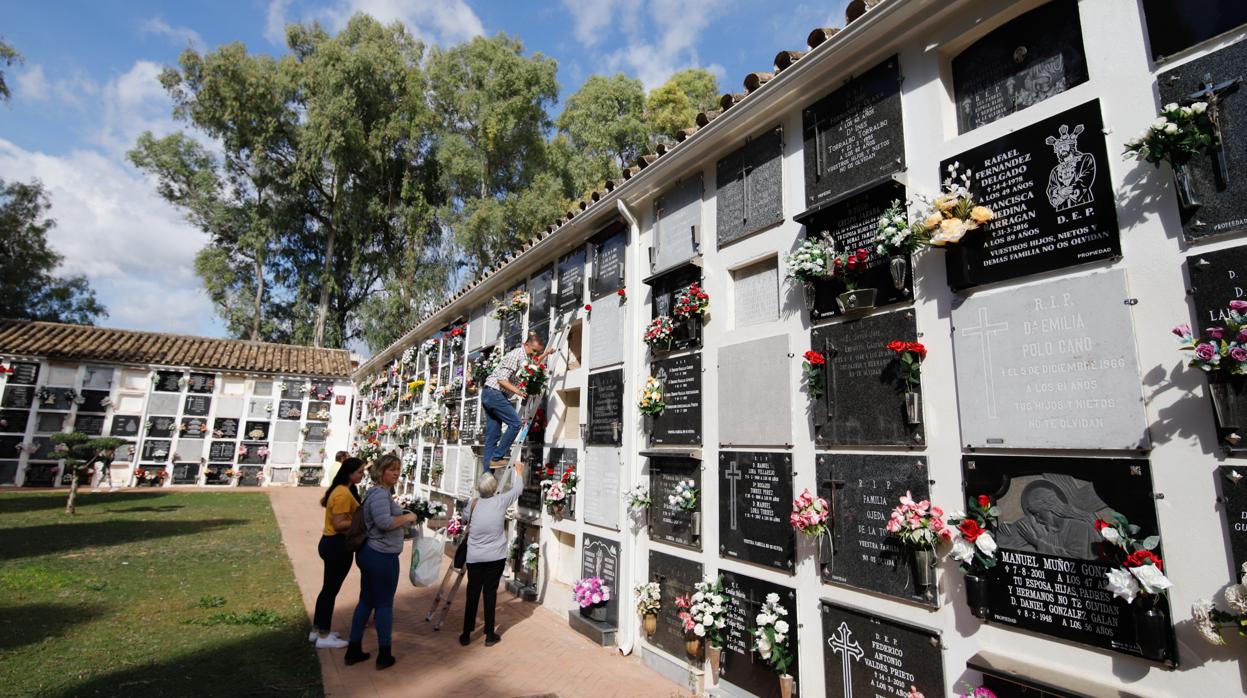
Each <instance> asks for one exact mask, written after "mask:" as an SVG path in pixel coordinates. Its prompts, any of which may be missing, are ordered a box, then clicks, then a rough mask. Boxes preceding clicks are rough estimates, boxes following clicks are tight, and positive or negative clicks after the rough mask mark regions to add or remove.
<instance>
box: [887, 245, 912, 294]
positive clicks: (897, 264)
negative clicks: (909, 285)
mask: <svg viewBox="0 0 1247 698" xmlns="http://www.w3.org/2000/svg"><path fill="white" fill-rule="evenodd" d="M888 271H890V272H892V285H893V286H894V287H896V290H898V291H899V290H901V289H903V288H905V277H906V276H907V275H908V274H909V256H908V255H903V254H898V255H893V256H892V258H891V259H889V260H888Z"/></svg>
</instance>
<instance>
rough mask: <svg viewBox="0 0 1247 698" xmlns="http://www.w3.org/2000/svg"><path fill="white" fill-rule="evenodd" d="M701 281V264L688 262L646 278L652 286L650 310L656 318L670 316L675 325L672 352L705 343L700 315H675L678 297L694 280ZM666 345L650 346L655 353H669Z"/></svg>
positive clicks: (672, 336) (672, 334) (651, 351)
mask: <svg viewBox="0 0 1247 698" xmlns="http://www.w3.org/2000/svg"><path fill="white" fill-rule="evenodd" d="M700 281H701V267H697V266H694V265H692V264H686V265H684V266H681V267H676V268H675V269H672V270H670V271H668V272H666V273H664V274H662V275H661V276H656V277H652V278H649V279H646V283H647V284H649V286H650V311H651V313H652V317H658V316H659V315H666V316H667V317H670V318H671V320H672V323H673V325H674V331H673V332H672V333H671V348H670V351H679V350H683V349H689V348H692V347H700V346H701V325H702V321H701V319H700V318H692V319H684V318H678V317H676V316H675V312H674V309H675V306H676V299H677V298H678V297H679V295H680V294H681V293H683V292H684V291H685V289H687V288H688V287H689V286H690V285H691V284H693V283H694V282H700ZM666 351H668V350H667V348H666V347H662V348H659V347H650V353H651V354H654V355H658V354H663V353H666Z"/></svg>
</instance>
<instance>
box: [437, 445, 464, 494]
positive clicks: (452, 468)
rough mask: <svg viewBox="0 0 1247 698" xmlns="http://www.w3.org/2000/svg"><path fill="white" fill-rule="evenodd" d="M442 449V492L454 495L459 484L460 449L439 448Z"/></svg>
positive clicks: (451, 447)
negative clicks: (458, 452)
mask: <svg viewBox="0 0 1247 698" xmlns="http://www.w3.org/2000/svg"><path fill="white" fill-rule="evenodd" d="M435 448H441V449H442V482H441V484H442V487H441V491H442V492H449V493H451V494H454V492H455V489H456V488H457V487H458V484H459V479H458V478H459V455H458V454H457V453H455V452H456V451H458V450H459V449H458V448H456V447H454V446H437V447H435Z"/></svg>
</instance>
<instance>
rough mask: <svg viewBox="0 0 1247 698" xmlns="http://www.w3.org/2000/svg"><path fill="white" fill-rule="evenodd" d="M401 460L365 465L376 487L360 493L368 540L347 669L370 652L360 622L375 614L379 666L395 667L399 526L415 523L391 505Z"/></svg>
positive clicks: (360, 560)
mask: <svg viewBox="0 0 1247 698" xmlns="http://www.w3.org/2000/svg"><path fill="white" fill-rule="evenodd" d="M402 469H403V462H402V461H401V460H399V458H398V456H395V455H394V454H386V455H384V456H382V457H381V458H378V459H377V461H376V462H375V463H374V464H373V465H372V466H371V467H369V469H368V470H369V472H368V475H369V476H370V477H371V478H372V480H373V482H374V483H375V484H374V485H373V487H371V488H369V490H368V493H367V494H365V495H364V503H363V505H362V506H363V510H364V527H365V529H366V530H367V537H366V538H365V541H364V545H363V547H361V548H360V549H359V552H358V553H356V554H355V564H356V565H358V566H359V575H360V579H359V604H358V605H356V606H355V617H354V618H353V619H352V620H351V641H350V643H349V644H348V645H347V648H346V663H347V665H348V666H349V665H351V664H355V663H358V662H362V661H364V660H365V659H368V657H370V656H372V655H371V654H369V653H367V652H364V649H363V642H364V624H365V623H367V622H368V618H369V616H371V615H373V613H374V612H375V614H376V625H377V668H378V669H385V668H388V667H391V666H394V654H393V651H392V649H391V644H390V642H391V640H390V632H391V630H392V629H393V627H394V592H395V591H397V590H398V554H399V553H400V552H402V551H403V528H405V527H407V526H410V525H412V524H414V523H415V522H416V515H415V514H413V513H411V512H404V511H403V508H402V507H400V506H399V505H398V502H395V501H394V487H395V485H397V484H398V478H399V476H400V474H401V473H402Z"/></svg>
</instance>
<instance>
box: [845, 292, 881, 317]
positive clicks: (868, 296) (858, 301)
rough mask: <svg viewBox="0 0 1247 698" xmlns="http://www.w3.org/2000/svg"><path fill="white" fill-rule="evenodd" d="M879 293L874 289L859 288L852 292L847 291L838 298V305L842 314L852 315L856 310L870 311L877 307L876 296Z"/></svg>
mask: <svg viewBox="0 0 1247 698" xmlns="http://www.w3.org/2000/svg"><path fill="white" fill-rule="evenodd" d="M876 293H877V291H876V290H875V289H873V288H858V289H854V290H852V291H845V292H844V293H841V294H840V295H838V296H836V305H838V306H840V312H842V313H851V312H853V311H855V310H870V309H871V308H873V307H875V294H876Z"/></svg>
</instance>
